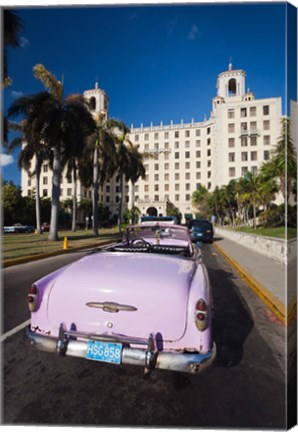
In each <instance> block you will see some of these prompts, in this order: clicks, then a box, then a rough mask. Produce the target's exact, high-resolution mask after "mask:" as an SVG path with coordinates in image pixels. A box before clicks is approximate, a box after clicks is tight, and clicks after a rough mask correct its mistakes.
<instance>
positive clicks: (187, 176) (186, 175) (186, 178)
mask: <svg viewBox="0 0 298 432" xmlns="http://www.w3.org/2000/svg"><path fill="white" fill-rule="evenodd" d="M189 179H190V173H189V172H187V173H185V180H189Z"/></svg>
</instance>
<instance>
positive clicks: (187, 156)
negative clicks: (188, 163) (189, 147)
mask: <svg viewBox="0 0 298 432" xmlns="http://www.w3.org/2000/svg"><path fill="white" fill-rule="evenodd" d="M189 157H190V152H189V151H187V152H185V159H189Z"/></svg>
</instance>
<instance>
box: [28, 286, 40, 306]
mask: <svg viewBox="0 0 298 432" xmlns="http://www.w3.org/2000/svg"><path fill="white" fill-rule="evenodd" d="M37 300H38V289H37V286H36V285H32V286H31V287H30V288H29V291H28V295H27V303H28V307H29V310H30V312H34V311H35V309H36V307H37Z"/></svg>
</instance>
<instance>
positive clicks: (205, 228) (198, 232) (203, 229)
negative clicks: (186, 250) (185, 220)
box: [188, 219, 213, 243]
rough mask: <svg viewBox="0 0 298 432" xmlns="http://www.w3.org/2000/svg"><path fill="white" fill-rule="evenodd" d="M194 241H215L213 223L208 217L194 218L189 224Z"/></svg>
mask: <svg viewBox="0 0 298 432" xmlns="http://www.w3.org/2000/svg"><path fill="white" fill-rule="evenodd" d="M188 229H189V231H190V237H191V240H192V241H193V242H198V241H202V242H209V243H212V242H213V225H212V223H211V222H210V221H209V220H207V219H192V220H191V221H190V222H189V224H188Z"/></svg>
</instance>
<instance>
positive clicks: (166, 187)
mask: <svg viewBox="0 0 298 432" xmlns="http://www.w3.org/2000/svg"><path fill="white" fill-rule="evenodd" d="M164 186H165V192H169V190H170V187H169V184H168V183H166V184H165V185H164Z"/></svg>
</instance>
